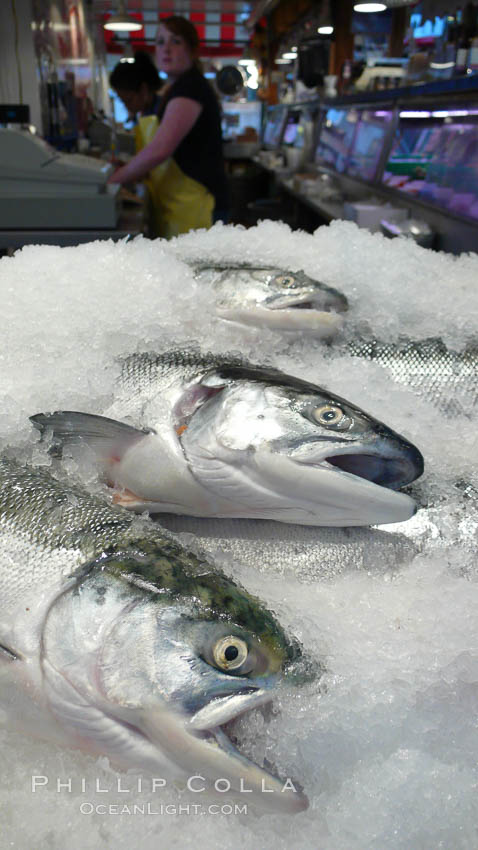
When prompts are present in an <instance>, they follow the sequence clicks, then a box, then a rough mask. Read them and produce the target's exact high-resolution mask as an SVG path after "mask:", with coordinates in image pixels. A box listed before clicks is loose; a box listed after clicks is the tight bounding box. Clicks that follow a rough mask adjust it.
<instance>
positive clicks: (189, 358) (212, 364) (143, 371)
mask: <svg viewBox="0 0 478 850" xmlns="http://www.w3.org/2000/svg"><path fill="white" fill-rule="evenodd" d="M226 363H227V365H236V366H241V365H243V361H242V360H241V359H240V358H235V357H231V356H229V355H228V357H227V358H226V359H225V358H224V357H215V356H214V355H213V354H200V353H199V352H198V351H196V350H195V349H185V350H183V351H176V350H174V351H166V352H164V353H161V354H149V353H143V354H133V355H131V357H127V358H126V359H125V360H124V361H123V368H122V371H121V385H122V388H123V390H126V391H127V392H128V395H130V394H131V395H132V396H133V395H141V394H142V393H143V392H144V391H145V389H146V388H148V387H151V386H154V385H155V384H156V382H157V381H158V379H159V378H161V379H163V381H164V385H165V386H167V385H168V384H169V383H171V382H172V381H174V380H175V379H176V378H177V377H178V376H180V377H181V378H186V379H191V378H193V377H194V376H195V375H196V374H197V373H198V372H200V371H202V370H209V369H214V368H216V367H220V366H224V365H225V364H226Z"/></svg>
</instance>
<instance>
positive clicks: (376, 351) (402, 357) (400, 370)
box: [347, 339, 478, 416]
mask: <svg viewBox="0 0 478 850" xmlns="http://www.w3.org/2000/svg"><path fill="white" fill-rule="evenodd" d="M347 351H348V352H349V354H351V355H352V356H353V357H361V358H364V359H365V360H371V361H373V362H375V363H378V364H379V365H380V366H383V367H384V368H386V369H388V371H389V372H390V373H391V375H392V377H393V379H394V380H395V381H397V383H400V384H404V385H405V386H407V387H409V388H410V389H411V390H413V391H414V392H415V393H416V394H417V395H418V396H420V398H424V399H425V400H426V401H429V402H430V403H431V404H433V405H434V406H435V407H437V408H438V409H440V410H441V411H442V412H443V413H445V414H449V415H451V416H453V415H455V414H465V415H469V414H470V413H472V412H473V410H474V408H475V407H476V404H477V400H478V346H476V345H471V346H469V347H468V348H466V349H465V350H464V351H463V352H462V353H458V352H456V351H451V350H450V349H448V348H447V347H446V346H445V344H444V343H443V342H442V340H439V339H428V340H423V341H421V342H406V343H403V344H398V345H395V344H391V343H382V342H379V341H378V340H370V341H357V342H355V341H354V342H351V343H349V344H348V346H347Z"/></svg>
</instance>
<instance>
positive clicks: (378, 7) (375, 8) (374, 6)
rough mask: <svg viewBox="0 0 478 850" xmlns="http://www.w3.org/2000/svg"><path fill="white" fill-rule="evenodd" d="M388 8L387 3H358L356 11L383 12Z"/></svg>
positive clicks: (355, 7)
mask: <svg viewBox="0 0 478 850" xmlns="http://www.w3.org/2000/svg"><path fill="white" fill-rule="evenodd" d="M386 8H387V7H386V5H385V3H356V4H355V6H354V12H383V11H384V10H385V9H386Z"/></svg>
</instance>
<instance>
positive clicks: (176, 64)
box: [109, 16, 227, 238]
mask: <svg viewBox="0 0 478 850" xmlns="http://www.w3.org/2000/svg"><path fill="white" fill-rule="evenodd" d="M198 51H199V38H198V34H197V32H196V29H195V27H194V26H193V25H192V24H191V23H190V22H189V21H188V20H187V19H186V18H182V17H179V16H172V17H170V18H166V19H165V20H164V21H161V23H160V25H159V27H158V34H157V38H156V61H157V64H158V67H159V68H160V70H162V71H164V72H165V73H166V74H167V75H168V88H167V91H166V92H165V94H164V96H163V97H162V99H161V104H160V107H159V112H158V118H159V119H160V122H161V123H160V126H159V127H158V129H157V130H156V129H155V132H154V135H153V134H152V126H151V124H150V125H149V128H145V132H144V133H143V137H144V142H145V144H144V147H143V148H142V150H141V151H140V152H139V153H138V154H137V155H136V156H135V157H133V159H131V160H130V162H129V163H128V164H127V165H124V166H123V167H122V168H119V169H118V171H116V172H115V173H114V174H113V175H112V176H111V177H110V178H109V181H110V182H113V183H130V182H131V181H134V180H141V179H142V178H144V177H145V176H146V175H147V174H148V175H149V178H148V181H147V183H148V188H149V190H150V193H151V197H152V201H153V210H154V219H155V228H154V230H155V235H156V236H163V237H166V238H170V237H172V236H176V235H178V234H179V233H186V232H187V231H188V230H191V229H195V228H199V227H210V226H211V224H212V223H213V221H215V220H217V219H218V218H223V217H224V211H225V209H226V206H227V191H226V176H225V172H224V163H223V158H222V138H221V115H220V110H219V104H218V102H217V99H216V96H215V94H214V92H213V90H212V88H211V86H210V85H209V83H208V82H207V81H206V80H205V79H204V77H203V75H202V73H201V71H200V70H199V63H198ZM143 122H144V119H143Z"/></svg>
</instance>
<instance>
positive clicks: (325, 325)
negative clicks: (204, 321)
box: [192, 263, 348, 338]
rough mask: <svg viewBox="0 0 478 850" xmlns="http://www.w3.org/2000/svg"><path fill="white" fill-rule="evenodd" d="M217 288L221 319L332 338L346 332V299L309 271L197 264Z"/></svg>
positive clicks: (198, 272)
mask: <svg viewBox="0 0 478 850" xmlns="http://www.w3.org/2000/svg"><path fill="white" fill-rule="evenodd" d="M192 265H193V269H194V276H195V278H196V280H198V281H205V282H207V283H209V284H211V285H212V288H213V291H214V293H215V295H216V313H217V315H218V316H220V317H221V318H222V319H227V320H228V321H230V322H238V323H239V324H243V325H256V326H257V327H263V328H272V329H274V330H279V331H295V332H300V333H301V334H303V333H307V334H312V335H314V336H316V337H324V338H327V337H332V336H334V335H335V334H336V333H337V331H339V330H340V329H341V328H342V326H343V313H344V312H345V311H346V310H348V302H347V299H346V297H345V296H344V295H343V294H342V293H341V292H339V291H338V290H337V289H334V288H333V287H331V286H326V285H325V284H324V283H321V282H319V281H317V280H314V279H313V278H311V277H309V276H308V275H307V274H305V272H303V271H297V272H292V271H287V270H284V269H280V268H267V267H261V266H241V265H238V266H221V265H213V264H211V265H206V264H204V263H203V264H192Z"/></svg>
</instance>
